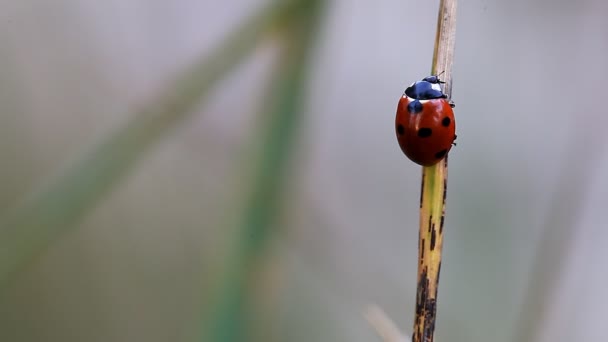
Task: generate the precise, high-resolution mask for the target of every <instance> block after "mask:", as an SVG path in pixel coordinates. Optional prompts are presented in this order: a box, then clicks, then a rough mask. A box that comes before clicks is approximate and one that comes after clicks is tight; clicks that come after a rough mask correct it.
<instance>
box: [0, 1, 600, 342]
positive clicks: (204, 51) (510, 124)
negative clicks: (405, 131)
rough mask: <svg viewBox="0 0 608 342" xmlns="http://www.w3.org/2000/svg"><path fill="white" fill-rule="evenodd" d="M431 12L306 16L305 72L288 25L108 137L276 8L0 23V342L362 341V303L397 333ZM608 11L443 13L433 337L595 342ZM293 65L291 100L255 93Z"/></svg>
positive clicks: (412, 4) (383, 8)
mask: <svg viewBox="0 0 608 342" xmlns="http://www.w3.org/2000/svg"><path fill="white" fill-rule="evenodd" d="M438 2H439V1H420V0H419V1H413V0H408V1H403V0H385V1H375V2H370V1H353V0H334V1H330V2H326V3H323V4H322V6H320V8H319V9H318V11H319V13H315V14H314V15H318V21H308V22H306V21H304V22H305V23H308V24H310V27H314V28H315V30H316V34H315V35H313V36H311V37H309V38H310V39H311V43H310V44H309V45H308V47H304V48H303V47H302V46H300V45H303V44H305V42H301V43H300V42H299V41H295V42H294V41H291V44H290V46H292V49H295V51H297V50H298V48H300V49H302V51H303V52H304V53H305V54H306V55H307V57H305V58H300V57H301V56H298V55H299V54H300V53H296V54H292V56H291V57H287V58H286V59H282V58H284V57H281V51H283V50H281V46H282V45H281V42H284V41H287V42H289V37H292V38H293V39H296V38H298V37H302V36H307V34H306V32H305V33H302V32H299V33H297V32H296V34H295V35H293V36H289V35H287V37H288V39H285V40H281V38H280V36H281V30H285V27H288V26H289V24H288V23H285V22H290V20H291V19H289V20H284V22H283V24H282V25H283V26H280V25H279V26H278V27H277V28H275V29H274V30H271V31H270V33H269V34H268V35H267V36H268V37H266V38H265V39H262V40H260V42H256V43H255V44H254V45H255V46H254V48H253V50H252V51H251V53H249V54H246V55H245V53H244V52H241V51H236V52H235V51H233V52H231V54H232V55H234V54H243V60H242V62H239V63H233V64H234V66H233V67H232V66H231V67H230V68H228V69H230V71H229V72H225V73H222V75H220V76H221V77H220V78H219V80H218V81H217V82H213V84H212V87H211V88H208V89H206V90H204V91H201V92H200V94H198V95H196V96H200V99H201V100H200V102H197V101H198V100H192V101H193V102H192V103H193V107H192V108H187V109H179V110H183V111H184V112H188V113H189V115H182V116H180V117H179V118H177V116H170V119H167V120H165V121H162V122H163V124H164V125H165V126H163V125H162V124H161V125H160V128H158V127H156V126H155V127H156V128H152V129H150V130H152V131H154V132H155V133H154V134H150V136H147V135H146V134H141V136H140V135H136V134H133V135H129V134H127V135H128V136H129V137H130V138H126V139H124V141H123V140H121V139H119V138H116V139H114V137H115V135H116V134H120V132H130V131H129V127H131V126H129V125H134V126H135V127H138V125H142V126H143V127H145V125H144V124H143V122H145V120H146V119H145V117H146V115H145V114H146V113H147V112H146V110H145V109H146V108H148V107H149V106H152V109H151V112H152V113H154V111H160V112H162V111H163V109H162V108H161V109H159V108H154V104H155V103H163V100H162V98H163V96H165V94H167V93H171V91H172V89H173V88H172V87H173V86H172V84H174V83H172V80H173V79H174V78H175V75H178V74H180V72H182V73H183V70H188V68H189V66H191V65H193V64H195V63H197V62H198V61H200V60H203V61H204V60H205V59H206V58H211V57H209V56H212V54H213V53H215V52H217V51H220V50H221V49H222V46H224V44H225V42H226V41H228V40H230V39H233V38H234V37H233V36H231V35H230V33H231V32H234V30H235V29H237V28H238V27H241V26H242V25H243V24H244V23H246V22H247V20H249V19H248V18H250V17H251V16H252V15H254V14H255V13H259V12H260V10H262V9H263V8H264V6H268V5H269V4H270V1H261V0H233V1H228V2H222V3H221V4H220V3H219V2H215V1H194V0H180V1H154V0H130V1H123V0H106V1H87V0H56V1H39V0H38V1H37V0H20V1H8V0H5V1H0V161H1V167H0V240H1V241H0V259H2V260H0V340H1V341H15V342H17V341H24V342H29V341H66V342H70V341H90V342H93V341H100V342H101V341H104V342H107V341H148V342H152V341H159V342H160V341H201V340H204V341H209V340H222V341H237V340H240V341H349V342H359V341H378V340H379V338H378V337H377V335H376V333H375V332H374V330H373V329H372V328H370V326H369V325H368V323H367V322H366V321H365V319H364V318H363V315H362V312H364V311H365V310H366V308H367V307H368V306H369V305H370V304H377V305H379V306H380V307H382V308H383V309H384V310H385V311H386V312H387V314H388V315H389V316H390V317H391V318H392V319H393V320H394V321H395V322H396V323H397V324H398V325H399V327H400V328H401V330H403V331H404V332H405V333H406V334H407V335H410V334H411V326H412V323H413V313H414V310H413V309H414V300H415V285H416V257H417V253H416V248H417V234H418V232H417V224H418V198H419V190H420V184H419V182H420V172H421V170H420V167H419V166H417V165H414V164H413V163H411V162H409V161H408V160H407V159H406V158H405V157H404V156H403V155H402V154H401V152H400V150H399V147H398V145H397V142H396V140H395V134H394V131H393V130H394V128H393V122H394V121H393V120H394V115H395V109H396V104H397V100H398V99H399V96H400V95H401V93H402V92H403V90H404V88H405V87H406V86H407V85H408V84H409V83H411V82H412V81H414V80H417V79H420V78H422V77H424V76H426V75H427V74H428V72H429V70H430V63H431V57H432V49H433V43H434V36H435V25H436V16H437V6H438ZM607 15H608V4H607V3H606V2H605V1H603V0H580V1H577V2H569V1H542V0H537V1H528V0H512V1H495V0H473V1H461V2H460V4H459V8H458V26H457V44H456V55H455V64H454V72H453V78H454V87H453V99H454V101H455V102H456V105H457V106H456V116H457V133H458V146H456V147H455V148H454V149H453V150H452V152H451V153H450V169H449V173H450V177H449V186H448V203H447V216H446V226H445V229H446V235H445V241H444V248H445V249H444V261H443V266H442V275H441V283H440V286H439V304H438V321H437V333H436V336H437V340H439V341H467V342H470V341H493V342H507V341H518V342H520V341H534V342H536V341H572V340H575V341H606V340H608V331H607V330H606V326H605V324H604V322H605V317H606V315H608V293H607V292H606V291H605V289H606V282H607V281H608V273H606V272H604V267H605V263H606V258H607V257H608V255H607V254H606V251H605V248H604V246H605V245H606V243H608V229H606V228H608V227H607V224H606V219H605V214H606V212H605V211H606V206H607V202H606V201H607V198H608V178H606V177H605V175H606V174H608V158H607V157H606V155H607V153H608V150H607V149H606V142H607V139H608V138H606V134H605V132H606V130H605V128H606V127H607V126H608V115H607V114H608V112H607V109H606V108H607V106H606V105H605V103H604V101H605V98H606V96H605V95H604V94H603V92H604V91H603V90H604V89H605V82H606V80H608V67H607V66H606V65H607V64H606V61H608V38H607V37H608V21H607V20H606V16H607ZM311 23H312V24H311ZM305 26H306V25H305ZM311 30H312V28H311ZM244 32H248V31H247V30H245V31H244ZM237 36H238V35H237ZM231 37H232V38H231ZM245 42H247V40H246V39H245ZM242 44H245V43H242ZM237 50H238V49H237ZM302 51H300V52H302ZM290 58H291V60H292V61H294V60H295V61H297V62H298V63H306V65H305V66H306V67H305V68H303V69H302V68H301V67H302V65H299V64H297V63H295V64H294V65H295V67H294V68H295V69H297V70H300V71H301V72H303V74H299V75H298V74H297V72H296V75H295V76H289V75H287V76H285V75H283V76H285V77H287V79H290V77H291V78H294V79H296V80H299V82H303V83H301V84H303V90H302V91H300V90H299V89H298V88H297V87H292V86H293V85H292V84H291V83H289V82H287V83H285V84H284V85H283V86H281V83H277V84H278V85H279V86H278V87H276V88H275V89H274V91H272V89H273V88H271V87H272V84H273V79H282V78H281V75H282V74H283V73H284V72H283V71H284V70H289V69H280V65H281V64H282V63H283V64H287V65H289V63H290V62H289V61H290ZM281 60H283V62H281ZM285 60H287V62H285ZM277 65H279V68H278V69H277ZM282 70H283V71H282ZM205 72H209V70H206V71H205ZM186 73H187V72H186ZM285 77H283V78H285ZM194 78H196V77H194ZM285 87H287V88H286V89H288V90H289V89H292V88H294V89H295V90H294V89H292V90H291V91H286V92H282V91H281V89H283V88H285ZM289 87H292V88H289ZM175 89H179V88H175ZM268 89H271V90H270V91H268ZM294 92H295V93H296V94H300V95H301V96H302V97H300V98H296V100H298V101H297V102H296V106H295V108H296V109H297V110H292V111H288V112H286V113H283V115H288V116H289V115H290V114H293V115H291V116H289V117H290V120H291V121H289V123H288V124H287V126H286V127H288V128H279V129H278V131H279V132H281V129H284V130H285V131H284V132H286V133H287V134H286V136H285V137H282V138H281V137H280V136H279V139H278V141H285V146H282V144H277V139H275V140H272V139H271V138H268V140H265V139H267V137H269V136H271V137H272V134H273V133H272V132H276V131H277V128H276V127H274V126H273V125H274V121H280V120H281V116H277V117H278V118H279V119H276V118H275V117H274V116H272V115H266V112H267V110H266V109H267V108H275V107H277V106H273V104H274V103H275V102H277V98H276V96H274V97H273V96H269V94H270V95H273V94H274V95H277V96H279V97H280V96H286V97H293V94H294ZM193 96H194V95H193ZM278 100H280V99H278ZM287 102H288V101H287ZM287 105H289V103H288V104H287ZM178 107H179V106H178ZM279 108H280V106H279ZM286 108H288V107H286ZM142 110H143V112H142ZM269 110H270V111H272V109H269ZM165 111H166V112H169V113H171V112H172V110H171V108H169V109H165ZM279 112H280V111H279ZM142 113H143V114H142ZM176 113H177V109H176ZM142 118H143V119H142ZM273 120H274V121H273ZM290 125H291V126H290ZM134 130H135V131H137V128H135V129H134ZM144 131H145V132H147V131H146V130H144ZM117 132H118V133H117ZM142 136H143V138H142ZM264 141H271V142H273V143H272V146H269V145H265V143H264ZM112 142H114V143H116V144H115V145H112ZM122 143H124V146H123V145H121V144H122ZM104 146H109V147H107V148H105V149H104ZM133 146H136V147H133ZM124 151H127V152H124ZM129 151H130V152H129ZM123 152H124V154H125V155H126V157H125V156H123ZM131 152H132V153H131ZM275 155H276V156H277V158H274V159H273V158H272V157H270V158H267V156H275ZM114 157H115V158H114ZM104 158H105V159H104ZM107 165H111V166H109V167H108V168H107V169H106V168H105V166H107ZM102 166H103V167H102ZM266 166H267V167H266ZM265 175H266V176H267V177H264V176H265ZM275 175H276V177H275ZM254 221H255V224H254V223H252V222H254Z"/></svg>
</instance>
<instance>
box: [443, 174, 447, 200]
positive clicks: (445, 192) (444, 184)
mask: <svg viewBox="0 0 608 342" xmlns="http://www.w3.org/2000/svg"><path fill="white" fill-rule="evenodd" d="M447 195H448V180H447V178H444V179H443V205H444V206H445V198H446V197H447Z"/></svg>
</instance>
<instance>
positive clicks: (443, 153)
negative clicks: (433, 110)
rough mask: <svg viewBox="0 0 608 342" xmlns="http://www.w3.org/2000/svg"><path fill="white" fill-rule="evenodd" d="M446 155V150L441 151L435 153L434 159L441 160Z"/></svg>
mask: <svg viewBox="0 0 608 342" xmlns="http://www.w3.org/2000/svg"><path fill="white" fill-rule="evenodd" d="M418 135H420V134H418ZM446 153H448V150H441V151H439V152H437V153H435V158H437V159H441V158H443V157H445V154H446Z"/></svg>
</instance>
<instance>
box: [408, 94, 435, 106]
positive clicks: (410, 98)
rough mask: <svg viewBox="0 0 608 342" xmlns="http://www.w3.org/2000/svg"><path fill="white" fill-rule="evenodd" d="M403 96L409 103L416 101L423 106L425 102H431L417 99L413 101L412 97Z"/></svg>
mask: <svg viewBox="0 0 608 342" xmlns="http://www.w3.org/2000/svg"><path fill="white" fill-rule="evenodd" d="M403 96H404V97H407V99H408V100H410V101H411V102H414V101H418V102H420V103H421V104H425V103H427V102H429V101H431V100H418V99H415V98H413V97H409V96H407V95H403Z"/></svg>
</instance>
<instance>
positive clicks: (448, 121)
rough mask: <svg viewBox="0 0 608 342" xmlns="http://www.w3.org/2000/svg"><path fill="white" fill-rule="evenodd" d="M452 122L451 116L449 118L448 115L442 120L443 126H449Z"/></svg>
mask: <svg viewBox="0 0 608 342" xmlns="http://www.w3.org/2000/svg"><path fill="white" fill-rule="evenodd" d="M451 123H452V120H450V118H448V117H447V116H446V117H445V118H443V120H441V124H442V125H443V127H448V126H450V124H451Z"/></svg>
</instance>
